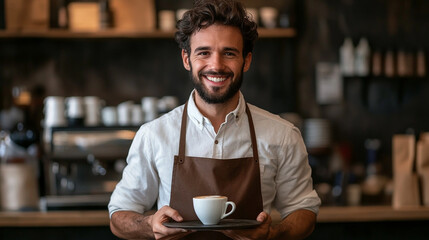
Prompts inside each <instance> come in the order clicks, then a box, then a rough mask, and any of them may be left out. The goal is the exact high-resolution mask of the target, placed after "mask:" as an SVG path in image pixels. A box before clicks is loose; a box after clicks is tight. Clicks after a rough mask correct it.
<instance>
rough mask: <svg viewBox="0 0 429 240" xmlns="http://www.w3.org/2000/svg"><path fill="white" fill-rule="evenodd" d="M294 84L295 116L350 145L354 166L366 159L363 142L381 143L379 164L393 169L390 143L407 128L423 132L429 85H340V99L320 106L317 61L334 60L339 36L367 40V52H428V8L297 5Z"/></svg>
mask: <svg viewBox="0 0 429 240" xmlns="http://www.w3.org/2000/svg"><path fill="white" fill-rule="evenodd" d="M298 2H299V3H300V4H299V7H298V9H299V10H298V14H297V15H298V16H299V21H298V23H299V33H298V36H299V38H298V53H297V56H298V61H297V79H298V81H297V84H298V89H299V94H298V105H299V107H298V108H299V112H300V113H301V114H302V115H303V116H304V117H323V118H328V119H330V120H331V121H332V122H333V123H334V124H333V126H334V134H335V140H336V141H337V142H342V143H344V142H347V143H350V144H351V146H352V149H353V152H352V153H353V154H352V161H354V162H363V163H365V161H366V157H367V156H366V152H365V148H364V141H365V139H368V138H377V139H380V140H381V141H382V146H381V150H380V161H382V162H383V166H384V167H385V173H387V174H388V173H389V171H390V169H389V168H390V164H391V155H390V154H391V137H392V135H393V134H394V133H405V132H406V131H407V129H409V128H410V129H413V130H414V132H415V133H416V134H418V133H419V132H421V131H428V130H429V124H428V122H429V108H428V106H427V103H428V102H429V79H428V77H425V78H416V77H407V78H405V77H404V78H398V77H395V78H387V77H384V76H381V77H377V78H376V77H367V78H357V77H355V78H347V79H344V82H343V83H344V100H343V101H342V102H341V103H338V104H334V105H319V104H318V103H317V102H316V94H315V88H316V83H315V65H316V63H317V62H334V63H338V62H339V48H340V46H341V45H342V43H343V41H344V38H345V37H351V38H352V40H353V42H354V44H355V45H357V43H358V41H359V39H360V38H361V37H366V38H367V39H368V41H369V44H370V47H371V49H372V50H377V51H380V52H381V53H382V54H384V53H385V52H386V51H388V50H391V51H393V52H396V51H398V50H403V51H407V52H413V53H415V52H416V51H417V50H419V49H423V50H424V51H425V53H426V69H428V64H427V52H428V50H429V28H428V27H427V26H429V15H428V14H427V13H428V12H429V2H428V1H424V0H359V1H358V0H337V1H328V0H305V1H298Z"/></svg>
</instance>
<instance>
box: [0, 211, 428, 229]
mask: <svg viewBox="0 0 429 240" xmlns="http://www.w3.org/2000/svg"><path fill="white" fill-rule="evenodd" d="M152 213H153V212H152ZM272 217H273V223H278V222H279V221H280V215H278V214H277V213H276V212H274V213H273V214H272ZM425 220H429V207H414V208H401V209H393V208H392V207H391V206H359V207H321V208H320V212H319V215H318V217H317V221H318V222H320V223H335V222H380V221H425ZM54 226H55V227H57V226H109V213H108V212H107V210H106V211H101V210H99V211H48V212H0V227H54Z"/></svg>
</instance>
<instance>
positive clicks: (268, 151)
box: [109, 92, 320, 218]
mask: <svg viewBox="0 0 429 240" xmlns="http://www.w3.org/2000/svg"><path fill="white" fill-rule="evenodd" d="M183 108H184V105H182V106H179V107H177V108H175V109H174V110H173V111H171V112H169V113H167V114H164V115H163V116H161V117H160V118H158V119H155V120H153V121H151V122H148V123H146V124H144V125H143V126H142V127H141V128H140V129H139V130H138V131H137V133H136V136H135V138H134V140H133V143H132V144H131V147H130V150H129V153H128V157H127V163H128V164H127V166H126V167H125V169H124V171H123V176H122V179H121V181H120V182H119V183H118V184H117V186H116V188H115V190H114V192H113V194H112V196H111V200H110V203H109V212H110V215H112V214H113V213H114V212H116V211H135V212H139V213H144V212H145V211H148V210H150V209H152V208H153V206H154V204H155V203H157V207H158V209H159V208H161V207H162V206H164V205H169V203H170V192H171V179H172V172H173V163H174V156H175V155H178V152H179V138H180V126H181V120H182V113H183ZM245 108H246V105H245V101H244V97H243V95H242V94H241V93H240V99H239V104H238V106H237V108H236V109H235V110H234V111H232V112H231V113H229V114H228V115H227V116H226V118H225V122H224V123H222V125H221V127H220V128H219V131H218V132H217V133H216V132H215V131H214V128H213V126H212V124H211V123H210V121H209V120H208V119H207V118H206V117H204V116H203V115H202V114H201V113H200V111H199V110H198V108H197V107H196V105H195V102H194V99H193V92H192V93H191V96H190V97H189V100H188V119H189V120H188V126H187V129H186V134H187V135H186V155H187V156H194V157H206V158H217V159H233V158H241V157H251V156H253V152H252V146H251V138H250V131H249V123H248V119H247V114H246V112H245ZM249 108H250V112H251V114H252V118H253V122H254V126H255V133H256V141H257V145H258V153H259V160H260V163H259V164H260V174H261V192H262V200H263V205H264V206H263V207H264V211H265V212H267V213H270V212H271V209H272V207H274V208H275V209H277V210H278V211H279V212H280V215H281V217H282V218H284V217H286V216H287V215H288V214H290V213H291V212H293V211H295V210H298V209H307V210H310V211H313V212H314V213H316V214H317V213H318V210H319V205H320V199H319V197H318V195H317V193H316V192H315V190H314V189H313V183H312V178H311V168H310V166H309V164H308V157H307V152H306V148H305V145H304V142H303V140H302V137H301V134H300V132H299V130H298V129H297V128H296V127H295V126H293V125H292V124H291V123H289V122H288V121H286V120H284V119H282V118H280V117H279V116H277V115H274V114H271V113H269V112H267V111H265V110H262V109H260V108H258V107H256V106H253V105H250V104H249ZM196 181H198V179H196ZM189 187H190V188H192V186H189Z"/></svg>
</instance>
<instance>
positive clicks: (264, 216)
mask: <svg viewBox="0 0 429 240" xmlns="http://www.w3.org/2000/svg"><path fill="white" fill-rule="evenodd" d="M267 218H268V214H267V213H266V212H261V213H259V215H258V216H257V217H256V221H258V222H265V220H266V219H267Z"/></svg>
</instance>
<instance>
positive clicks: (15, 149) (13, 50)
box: [0, 0, 429, 211]
mask: <svg viewBox="0 0 429 240" xmlns="http://www.w3.org/2000/svg"><path fill="white" fill-rule="evenodd" d="M243 2H244V4H245V6H246V7H247V8H248V11H249V12H250V13H252V16H253V17H255V19H256V21H257V22H258V25H259V28H260V31H259V35H260V38H259V40H258V41H257V43H256V46H255V49H254V53H253V61H252V66H251V69H250V71H248V72H247V73H246V74H245V78H244V79H245V80H244V84H243V87H242V92H243V93H244V96H245V98H246V100H247V101H248V102H249V103H251V104H254V105H256V106H259V107H261V108H264V109H267V110H269V111H271V112H273V113H275V114H279V115H280V116H281V117H283V118H285V119H287V120H289V121H291V122H292V123H294V124H295V125H296V126H298V127H299V128H300V130H301V132H302V135H303V137H304V141H305V143H306V146H307V150H308V152H309V160H310V165H311V166H312V169H313V180H314V183H315V188H316V190H317V191H318V193H319V195H320V196H321V198H322V202H323V206H373V205H382V206H386V205H388V206H390V205H392V204H393V205H394V202H392V199H393V198H394V197H393V195H394V189H395V185H394V175H395V174H394V172H395V161H394V160H395V159H396V158H395V151H402V150H401V149H402V147H403V146H404V145H407V144H409V145H410V146H411V147H410V148H406V150H404V151H406V152H407V151H408V152H407V153H409V154H411V155H412V157H410V160H409V162H410V166H411V168H410V170H409V171H408V173H409V174H414V173H416V171H418V169H417V168H418V163H416V162H417V161H418V160H417V159H416V157H415V156H416V145H418V143H419V142H420V141H422V136H423V135H424V134H425V132H426V131H429V124H428V123H429V108H428V106H427V103H428V102H429V99H428V98H429V88H428V87H429V78H428V74H427V69H428V60H427V54H428V50H429V30H428V27H427V26H428V25H429V16H428V14H427V13H428V12H429V2H428V1H425V0H359V1H357V0H337V1H329V0H272V1H258V0H249V1H243ZM191 6H192V0H186V1H173V0H156V1H154V0H100V1H99V0H87V1H83V0H82V1H78V0H31V1H30V0H0V130H1V139H2V145H1V148H0V154H1V157H2V165H3V166H5V165H13V163H27V164H25V165H26V166H27V167H28V166H30V169H23V168H21V169H18V170H16V171H20V172H23V173H22V174H18V175H19V176H22V175H25V176H28V175H29V176H30V177H29V178H30V179H36V181H34V182H33V183H36V184H34V185H32V186H33V187H32V188H33V189H35V192H34V193H31V191H30V192H29V191H21V192H19V191H18V192H17V193H16V194H15V195H14V196H15V197H5V196H6V195H7V196H10V195H13V194H5V192H8V190H9V189H8V188H7V187H6V186H9V185H7V184H4V186H3V190H2V193H3V194H2V201H3V204H2V205H3V206H2V208H3V209H4V210H13V211H15V210H23V209H32V210H34V209H36V210H40V209H44V210H49V209H52V210H58V209H61V210H64V209H79V210H80V209H100V208H101V209H104V208H105V205H106V202H107V201H108V197H109V194H110V192H111V190H112V189H113V187H114V185H115V184H116V182H117V180H118V179H119V178H120V174H121V171H122V169H123V167H124V165H125V162H124V159H125V157H126V152H127V149H128V147H129V144H130V142H131V139H132V137H133V134H134V133H135V131H136V130H137V129H138V126H139V125H141V124H142V123H144V122H147V121H150V120H152V119H153V118H156V117H157V116H159V115H161V114H163V113H165V112H166V111H168V110H170V109H172V108H174V107H175V106H178V105H181V104H183V103H184V102H185V101H186V100H187V98H188V96H189V93H190V91H191V90H192V83H191V82H190V80H189V78H188V73H187V72H186V71H185V69H184V68H183V66H182V63H181V56H180V49H179V48H178V46H177V44H176V43H175V41H174V39H173V36H174V26H175V21H176V20H177V19H178V18H179V17H180V14H181V13H183V10H186V9H188V8H190V7H191ZM398 135H400V136H405V137H408V142H405V143H403V144H397V145H395V144H394V143H395V141H394V138H395V136H398ZM395 146H396V147H395ZM398 146H402V147H398ZM407 146H408V145H407ZM106 149H109V151H108V150H106ZM398 149H399V150H398ZM424 149H426V148H424ZM4 169H5V170H2V176H5V177H4V178H6V179H9V177H8V176H10V175H16V174H12V171H14V170H10V169H7V168H4ZM424 171H427V170H424ZM29 172H31V174H30V173H29ZM8 174H9V175H8ZM16 181H17V180H14V182H16ZM22 181H24V182H25V181H29V182H31V180H25V179H24V180H22ZM423 182H424V181H423ZM428 184H429V183H427V185H428ZM26 186H28V185H26ZM421 188H422V187H420V189H421ZM26 189H28V187H27V188H26ZM398 191H399V190H398ZM419 191H420V195H419V197H418V200H416V201H414V202H413V203H412V204H411V205H425V203H424V197H423V196H424V194H425V193H424V192H423V190H419ZM426 195H427V194H426ZM21 198H28V199H30V200H29V201H22V202H20V201H17V200H16V199H21ZM14 199H15V200H14ZM31 199H33V200H31ZM70 199H72V200H70ZM10 202H14V203H15V205H14V204H11V203H10Z"/></svg>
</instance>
